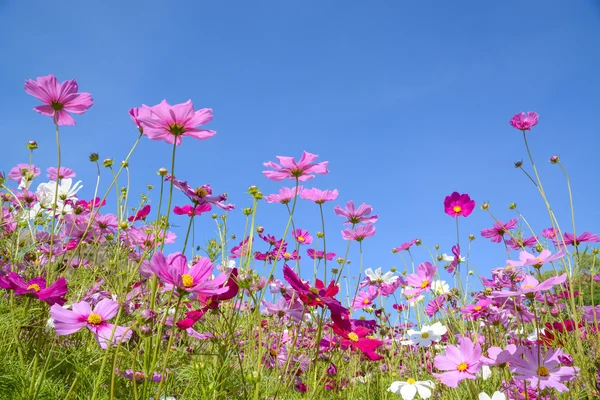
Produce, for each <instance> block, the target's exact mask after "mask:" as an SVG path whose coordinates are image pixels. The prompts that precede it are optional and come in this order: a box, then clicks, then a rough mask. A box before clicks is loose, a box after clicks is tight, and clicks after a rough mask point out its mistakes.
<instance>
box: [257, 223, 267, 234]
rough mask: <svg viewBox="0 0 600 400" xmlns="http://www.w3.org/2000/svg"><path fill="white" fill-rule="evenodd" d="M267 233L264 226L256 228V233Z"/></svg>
mask: <svg viewBox="0 0 600 400" xmlns="http://www.w3.org/2000/svg"><path fill="white" fill-rule="evenodd" d="M264 231H265V228H264V227H263V226H262V225H259V226H257V227H256V232H257V233H263V232H264Z"/></svg>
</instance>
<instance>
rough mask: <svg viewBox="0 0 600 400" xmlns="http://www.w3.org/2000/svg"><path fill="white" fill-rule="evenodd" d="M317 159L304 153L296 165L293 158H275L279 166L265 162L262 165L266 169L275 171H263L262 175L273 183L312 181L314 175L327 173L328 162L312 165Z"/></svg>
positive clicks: (314, 155)
mask: <svg viewBox="0 0 600 400" xmlns="http://www.w3.org/2000/svg"><path fill="white" fill-rule="evenodd" d="M317 157H318V155H316V154H311V153H307V152H306V151H305V152H304V153H302V157H301V158H300V161H298V162H297V163H296V161H295V160H294V158H293V157H287V156H277V160H279V163H280V164H281V165H279V164H277V163H274V162H272V161H269V162H266V163H264V164H263V165H264V166H265V167H267V168H273V169H274V170H275V171H263V174H264V175H265V176H266V177H267V178H269V179H271V180H273V181H282V180H284V179H293V180H295V179H297V180H298V181H300V182H304V181H307V180H309V179H313V178H314V177H315V175H314V174H327V173H329V170H328V169H327V164H328V161H323V162H320V163H313V161H315V160H316V159H317Z"/></svg>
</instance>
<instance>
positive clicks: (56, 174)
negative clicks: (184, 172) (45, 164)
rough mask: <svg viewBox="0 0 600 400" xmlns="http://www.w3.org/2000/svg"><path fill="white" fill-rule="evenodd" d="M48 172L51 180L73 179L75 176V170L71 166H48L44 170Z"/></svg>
mask: <svg viewBox="0 0 600 400" xmlns="http://www.w3.org/2000/svg"><path fill="white" fill-rule="evenodd" d="M46 172H48V178H49V179H50V180H51V181H56V180H57V179H58V180H60V179H73V178H75V172H73V170H72V169H71V168H67V167H63V166H61V167H60V170H58V169H57V168H56V167H50V168H48V169H47V170H46Z"/></svg>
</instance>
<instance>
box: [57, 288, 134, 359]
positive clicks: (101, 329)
mask: <svg viewBox="0 0 600 400" xmlns="http://www.w3.org/2000/svg"><path fill="white" fill-rule="evenodd" d="M118 310H119V304H118V303H117V302H115V301H113V300H111V299H102V300H100V301H99V302H98V304H96V306H95V307H94V309H93V310H92V308H91V307H90V305H89V303H87V302H85V301H80V302H79V303H75V304H73V310H72V311H71V310H67V309H65V308H62V307H61V306H59V305H58V304H55V305H53V306H52V307H51V308H50V317H51V318H52V320H53V321H54V329H55V330H56V334H58V335H61V336H64V335H70V334H72V333H75V332H77V331H79V330H80V329H81V328H84V327H87V328H88V329H89V330H90V331H92V333H93V334H94V337H95V338H96V340H97V341H98V344H99V345H100V347H101V348H103V349H106V348H107V347H108V343H110V342H121V341H126V340H129V338H130V337H131V333H132V331H131V329H130V328H126V327H122V326H116V327H115V325H113V324H109V323H108V322H107V321H108V320H110V319H111V318H113V317H114V316H115V315H117V311H118ZM113 330H114V335H113ZM111 337H112V340H111Z"/></svg>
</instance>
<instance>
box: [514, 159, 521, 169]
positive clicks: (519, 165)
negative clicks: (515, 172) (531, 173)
mask: <svg viewBox="0 0 600 400" xmlns="http://www.w3.org/2000/svg"><path fill="white" fill-rule="evenodd" d="M522 166H523V160H520V161H515V168H521V167H522Z"/></svg>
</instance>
